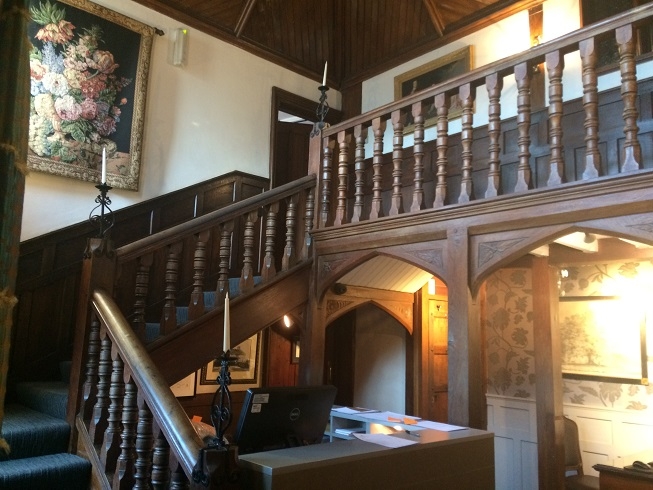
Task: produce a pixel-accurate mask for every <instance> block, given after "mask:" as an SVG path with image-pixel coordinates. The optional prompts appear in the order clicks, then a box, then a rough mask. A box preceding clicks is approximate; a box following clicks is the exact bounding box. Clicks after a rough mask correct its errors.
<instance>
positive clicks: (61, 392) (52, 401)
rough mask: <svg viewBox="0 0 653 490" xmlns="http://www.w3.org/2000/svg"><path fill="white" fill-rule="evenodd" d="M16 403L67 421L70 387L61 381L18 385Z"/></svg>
mask: <svg viewBox="0 0 653 490" xmlns="http://www.w3.org/2000/svg"><path fill="white" fill-rule="evenodd" d="M16 402H17V403H19V404H21V405H24V406H26V407H29V408H31V409H33V410H36V411H38V412H43V413H46V414H48V415H52V416H53V417H57V418H59V419H61V420H66V405H67V403H68V385H67V384H66V383H64V382H61V381H30V382H25V383H18V384H17V385H16Z"/></svg>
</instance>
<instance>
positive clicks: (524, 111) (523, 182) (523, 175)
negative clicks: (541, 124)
mask: <svg viewBox="0 0 653 490" xmlns="http://www.w3.org/2000/svg"><path fill="white" fill-rule="evenodd" d="M515 80H516V81H517V130H518V132H519V136H518V138H517V145H518V146H519V165H518V167H517V184H516V185H515V192H521V191H526V190H528V189H529V188H530V186H531V166H530V158H531V152H530V146H531V136H530V130H531V67H530V64H529V63H528V62H524V63H520V64H518V65H517V66H515Z"/></svg>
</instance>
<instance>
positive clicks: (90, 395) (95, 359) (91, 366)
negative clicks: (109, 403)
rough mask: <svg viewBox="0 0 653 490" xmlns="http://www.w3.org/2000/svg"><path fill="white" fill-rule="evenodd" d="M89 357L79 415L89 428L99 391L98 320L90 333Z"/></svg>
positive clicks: (94, 321) (92, 325)
mask: <svg viewBox="0 0 653 490" xmlns="http://www.w3.org/2000/svg"><path fill="white" fill-rule="evenodd" d="M87 352H88V357H87V359H86V378H85V380H84V389H83V393H82V401H81V404H80V407H79V413H80V414H81V416H82V420H83V421H84V423H85V424H86V429H87V430H88V428H89V425H88V424H89V421H90V420H91V417H92V415H93V407H94V405H95V402H96V401H97V389H98V386H97V385H98V379H99V377H98V365H99V362H100V323H99V322H98V321H97V320H93V321H91V327H90V329H89V333H88V350H87Z"/></svg>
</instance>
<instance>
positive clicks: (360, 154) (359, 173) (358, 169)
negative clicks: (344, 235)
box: [351, 124, 367, 223]
mask: <svg viewBox="0 0 653 490" xmlns="http://www.w3.org/2000/svg"><path fill="white" fill-rule="evenodd" d="M354 138H356V153H355V156H354V173H355V174H356V183H355V192H354V196H355V199H354V213H353V215H352V217H351V222H352V223H358V222H359V221H360V219H361V216H362V214H363V198H364V196H365V189H364V187H365V141H367V126H365V127H363V125H362V124H358V125H357V126H356V127H355V128H354Z"/></svg>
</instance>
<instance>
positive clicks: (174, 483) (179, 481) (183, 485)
mask: <svg viewBox="0 0 653 490" xmlns="http://www.w3.org/2000/svg"><path fill="white" fill-rule="evenodd" d="M169 488H170V490H187V489H189V488H190V482H189V481H188V477H187V476H186V473H184V469H183V468H182V466H181V465H180V464H176V465H175V468H174V470H173V471H172V472H171V475H170V487H169Z"/></svg>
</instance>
